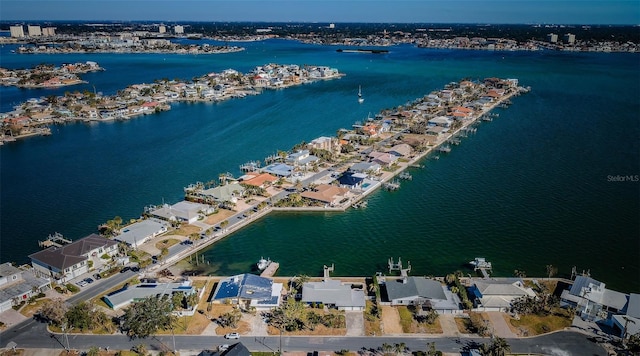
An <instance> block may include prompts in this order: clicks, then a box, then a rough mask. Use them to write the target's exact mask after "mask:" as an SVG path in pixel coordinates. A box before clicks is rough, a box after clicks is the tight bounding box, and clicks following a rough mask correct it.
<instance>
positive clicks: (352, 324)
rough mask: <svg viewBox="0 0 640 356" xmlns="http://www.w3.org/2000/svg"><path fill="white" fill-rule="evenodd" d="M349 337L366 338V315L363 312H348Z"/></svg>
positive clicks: (346, 318)
mask: <svg viewBox="0 0 640 356" xmlns="http://www.w3.org/2000/svg"><path fill="white" fill-rule="evenodd" d="M344 314H345V321H346V323H347V336H364V313H363V312H361V311H346V312H345V313H344Z"/></svg>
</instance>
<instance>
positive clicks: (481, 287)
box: [469, 278, 536, 312]
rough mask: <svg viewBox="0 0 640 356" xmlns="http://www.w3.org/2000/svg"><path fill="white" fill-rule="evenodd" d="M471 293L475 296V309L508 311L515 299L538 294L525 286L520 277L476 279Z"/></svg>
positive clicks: (470, 290)
mask: <svg viewBox="0 0 640 356" xmlns="http://www.w3.org/2000/svg"><path fill="white" fill-rule="evenodd" d="M469 293H470V294H471V295H472V296H474V301H473V302H474V310H475V311H501V312H507V311H509V309H510V308H511V303H512V302H513V301H514V300H515V299H517V298H521V297H535V296H536V294H535V292H534V291H533V289H531V288H529V287H525V286H524V283H523V282H522V279H520V278H500V279H478V280H474V282H473V285H472V286H471V287H470V288H469Z"/></svg>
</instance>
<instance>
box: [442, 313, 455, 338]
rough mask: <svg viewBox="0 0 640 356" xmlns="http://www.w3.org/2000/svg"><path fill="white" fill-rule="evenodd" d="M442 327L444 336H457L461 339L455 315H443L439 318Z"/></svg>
mask: <svg viewBox="0 0 640 356" xmlns="http://www.w3.org/2000/svg"><path fill="white" fill-rule="evenodd" d="M438 320H439V321H440V326H441V327H442V336H455V337H460V331H459V330H458V326H457V325H456V319H455V315H453V314H441V315H440V316H438Z"/></svg>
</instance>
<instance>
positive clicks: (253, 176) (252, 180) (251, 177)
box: [242, 173, 278, 188]
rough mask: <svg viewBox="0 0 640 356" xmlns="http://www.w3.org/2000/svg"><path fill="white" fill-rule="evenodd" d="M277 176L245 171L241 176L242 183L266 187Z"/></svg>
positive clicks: (275, 179)
mask: <svg viewBox="0 0 640 356" xmlns="http://www.w3.org/2000/svg"><path fill="white" fill-rule="evenodd" d="M277 180H278V178H277V177H275V176H273V175H271V174H269V173H247V174H245V175H244V176H243V178H242V184H248V185H251V186H254V187H260V188H267V187H268V186H270V185H271V184H272V183H273V182H275V181H277Z"/></svg>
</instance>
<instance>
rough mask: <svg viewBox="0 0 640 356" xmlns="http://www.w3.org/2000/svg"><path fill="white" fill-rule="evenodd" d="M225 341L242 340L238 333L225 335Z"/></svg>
mask: <svg viewBox="0 0 640 356" xmlns="http://www.w3.org/2000/svg"><path fill="white" fill-rule="evenodd" d="M224 338H225V339H239V338H240V334H238V333H228V334H225V335H224Z"/></svg>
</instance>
